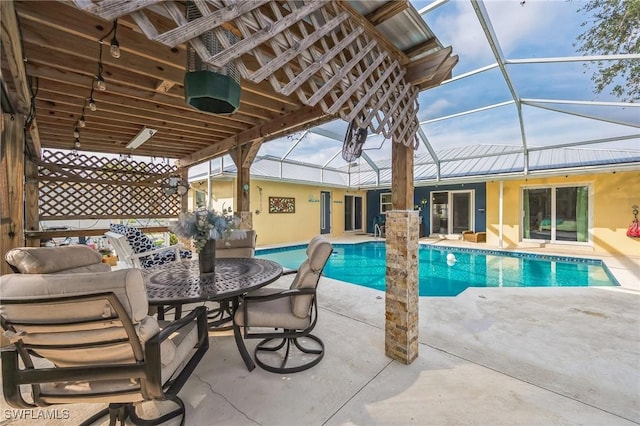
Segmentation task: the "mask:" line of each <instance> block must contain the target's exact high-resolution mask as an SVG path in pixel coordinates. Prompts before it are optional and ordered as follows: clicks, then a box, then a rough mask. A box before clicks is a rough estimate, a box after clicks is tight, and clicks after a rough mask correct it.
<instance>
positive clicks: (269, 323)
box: [234, 297, 311, 330]
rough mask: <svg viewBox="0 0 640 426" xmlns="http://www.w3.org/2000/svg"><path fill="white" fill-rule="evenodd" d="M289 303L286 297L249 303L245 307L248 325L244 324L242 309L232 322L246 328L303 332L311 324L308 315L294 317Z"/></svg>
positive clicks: (237, 312)
mask: <svg viewBox="0 0 640 426" xmlns="http://www.w3.org/2000/svg"><path fill="white" fill-rule="evenodd" d="M289 303H290V302H289V298H288V297H282V298H280V299H274V300H268V301H266V302H257V303H249V305H248V307H247V309H248V316H249V323H248V324H245V318H244V311H243V310H242V309H238V310H237V311H236V313H235V316H234V321H235V323H236V324H238V325H239V326H241V327H242V326H244V325H246V326H248V327H277V328H285V329H289V330H304V329H305V328H307V327H309V325H310V323H311V318H310V317H309V315H306V316H305V317H304V318H300V317H299V316H296V315H294V314H293V313H292V312H291V310H290V305H289ZM307 314H308V312H307Z"/></svg>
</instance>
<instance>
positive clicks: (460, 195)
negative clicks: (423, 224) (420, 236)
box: [431, 191, 473, 235]
mask: <svg viewBox="0 0 640 426" xmlns="http://www.w3.org/2000/svg"><path fill="white" fill-rule="evenodd" d="M467 230H473V191H443V192H432V193H431V233H432V234H441V235H447V234H461V233H462V231H467Z"/></svg>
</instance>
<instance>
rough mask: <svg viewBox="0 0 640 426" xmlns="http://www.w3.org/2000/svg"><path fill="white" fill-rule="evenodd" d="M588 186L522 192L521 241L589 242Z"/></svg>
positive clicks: (525, 190) (531, 189)
mask: <svg viewBox="0 0 640 426" xmlns="http://www.w3.org/2000/svg"><path fill="white" fill-rule="evenodd" d="M589 205H590V202H589V186H587V185H582V186H557V187H556V186H550V187H545V188H524V189H523V190H522V212H523V218H522V238H523V239H525V240H526V239H531V240H544V241H550V242H556V241H572V242H579V243H586V242H589V228H590V225H589V222H590V208H589Z"/></svg>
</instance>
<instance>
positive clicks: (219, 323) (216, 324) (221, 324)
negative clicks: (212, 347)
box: [207, 300, 233, 331]
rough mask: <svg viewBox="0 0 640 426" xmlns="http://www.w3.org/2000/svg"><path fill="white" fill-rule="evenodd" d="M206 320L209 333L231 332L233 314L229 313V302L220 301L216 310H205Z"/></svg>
mask: <svg viewBox="0 0 640 426" xmlns="http://www.w3.org/2000/svg"><path fill="white" fill-rule="evenodd" d="M207 318H208V320H209V330H211V331H226V330H231V327H232V324H231V322H232V321H233V313H232V311H231V303H230V301H229V300H221V301H220V302H219V305H218V307H217V308H211V309H209V310H207ZM225 324H227V325H225Z"/></svg>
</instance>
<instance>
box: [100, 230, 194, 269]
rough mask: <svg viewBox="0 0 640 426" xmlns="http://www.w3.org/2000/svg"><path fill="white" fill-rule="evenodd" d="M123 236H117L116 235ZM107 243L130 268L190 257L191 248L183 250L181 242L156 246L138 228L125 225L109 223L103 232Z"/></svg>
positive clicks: (146, 266) (145, 266) (161, 263)
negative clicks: (106, 229) (107, 228)
mask: <svg viewBox="0 0 640 426" xmlns="http://www.w3.org/2000/svg"><path fill="white" fill-rule="evenodd" d="M116 234H117V235H123V236H124V237H125V238H124V239H122V238H118V237H117V235H116ZM105 236H106V237H107V240H108V241H109V244H111V246H113V248H114V249H115V251H116V254H117V255H118V258H119V259H121V260H123V261H124V262H125V263H126V264H127V266H129V267H130V268H149V267H151V266H154V265H163V264H165V263H167V262H173V261H175V260H176V259H191V257H192V256H193V253H192V252H191V250H183V249H182V244H180V243H178V244H174V245H171V246H165V247H156V246H155V245H154V244H153V241H152V240H151V238H149V237H148V236H146V235H145V234H144V233H143V232H142V231H141V230H140V229H138V228H133V227H130V226H126V225H120V224H114V223H112V224H110V225H109V232H107V233H105Z"/></svg>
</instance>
